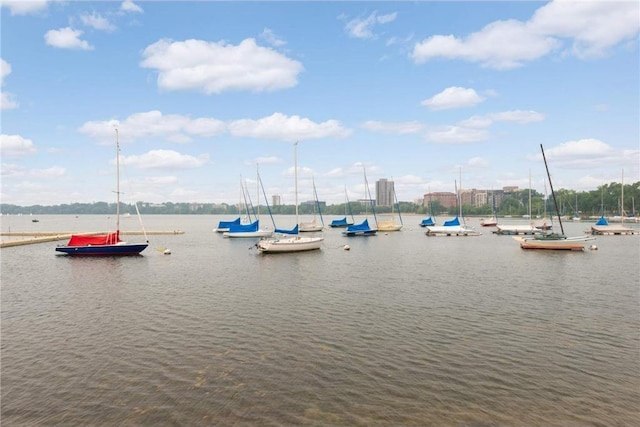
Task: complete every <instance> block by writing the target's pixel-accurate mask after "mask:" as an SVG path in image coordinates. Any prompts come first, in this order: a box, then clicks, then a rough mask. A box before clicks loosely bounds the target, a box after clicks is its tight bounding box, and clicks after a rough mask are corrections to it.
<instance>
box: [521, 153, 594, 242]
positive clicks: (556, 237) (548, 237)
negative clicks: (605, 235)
mask: <svg viewBox="0 0 640 427" xmlns="http://www.w3.org/2000/svg"><path fill="white" fill-rule="evenodd" d="M540 150H541V151H542V159H543V160H544V166H545V169H546V170H547V177H548V179H549V186H550V187H551V195H552V197H553V204H554V207H555V210H556V214H557V215H558V222H559V224H560V231H561V233H560V234H558V233H546V234H540V235H536V236H534V237H531V238H523V239H519V240H520V247H521V248H522V249H546V250H570V251H583V250H584V246H585V243H586V242H588V241H591V240H595V238H594V237H592V236H588V235H584V236H573V237H567V236H565V234H564V227H563V226H562V217H561V216H560V209H558V201H557V199H556V194H555V192H554V191H553V184H552V183H551V174H550V173H549V166H548V165H547V158H546V157H545V155H544V148H543V147H542V144H540Z"/></svg>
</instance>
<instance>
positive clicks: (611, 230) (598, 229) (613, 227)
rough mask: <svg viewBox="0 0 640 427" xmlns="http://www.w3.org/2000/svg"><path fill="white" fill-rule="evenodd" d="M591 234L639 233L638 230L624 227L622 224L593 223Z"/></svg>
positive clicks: (618, 234) (617, 234) (616, 234)
mask: <svg viewBox="0 0 640 427" xmlns="http://www.w3.org/2000/svg"><path fill="white" fill-rule="evenodd" d="M591 234H595V235H598V236H621V235H632V234H640V230H638V229H633V228H629V227H625V226H623V225H622V224H620V225H617V224H609V225H593V226H591Z"/></svg>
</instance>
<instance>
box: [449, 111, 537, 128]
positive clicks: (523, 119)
mask: <svg viewBox="0 0 640 427" xmlns="http://www.w3.org/2000/svg"><path fill="white" fill-rule="evenodd" d="M542 120H544V115H543V114H540V113H538V112H537V111H531V110H530V111H523V110H512V111H502V112H499V113H491V114H486V115H484V116H471V117H469V118H468V119H466V120H462V121H460V122H458V125H459V126H464V127H468V128H488V127H489V126H491V125H492V124H493V123H495V122H514V123H521V124H527V123H533V122H540V121H542Z"/></svg>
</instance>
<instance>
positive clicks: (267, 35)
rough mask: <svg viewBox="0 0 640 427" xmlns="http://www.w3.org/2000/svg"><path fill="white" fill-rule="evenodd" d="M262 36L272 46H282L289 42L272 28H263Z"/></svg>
mask: <svg viewBox="0 0 640 427" xmlns="http://www.w3.org/2000/svg"><path fill="white" fill-rule="evenodd" d="M260 37H261V38H262V39H263V40H264V41H266V42H267V43H269V44H270V45H271V46H276V47H280V46H284V45H285V44H287V42H285V41H284V40H282V39H281V38H279V37H278V36H276V34H275V33H274V32H273V30H271V29H270V28H265V29H264V30H262V34H260Z"/></svg>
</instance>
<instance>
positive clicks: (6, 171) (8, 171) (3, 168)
mask: <svg viewBox="0 0 640 427" xmlns="http://www.w3.org/2000/svg"><path fill="white" fill-rule="evenodd" d="M0 175H2V176H3V177H5V178H16V177H21V176H24V175H25V169H24V167H22V166H20V165H16V164H13V163H2V164H0Z"/></svg>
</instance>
